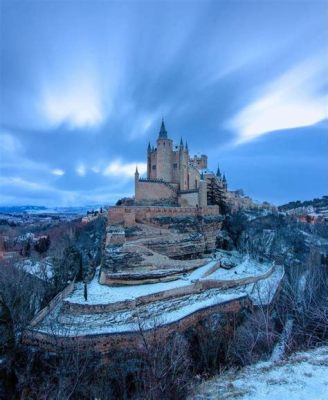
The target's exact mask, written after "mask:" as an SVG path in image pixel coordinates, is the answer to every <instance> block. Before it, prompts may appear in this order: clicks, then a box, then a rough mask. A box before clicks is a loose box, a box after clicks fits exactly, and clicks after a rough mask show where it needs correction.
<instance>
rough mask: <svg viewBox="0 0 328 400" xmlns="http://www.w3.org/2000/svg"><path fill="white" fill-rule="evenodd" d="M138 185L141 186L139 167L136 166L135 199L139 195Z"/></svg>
mask: <svg viewBox="0 0 328 400" xmlns="http://www.w3.org/2000/svg"><path fill="white" fill-rule="evenodd" d="M138 184H139V171H138V167H137V166H136V172H135V173H134V193H135V197H137V193H138Z"/></svg>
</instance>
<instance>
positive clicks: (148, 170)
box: [147, 142, 151, 179]
mask: <svg viewBox="0 0 328 400" xmlns="http://www.w3.org/2000/svg"><path fill="white" fill-rule="evenodd" d="M150 174H151V147H150V142H148V148H147V179H150Z"/></svg>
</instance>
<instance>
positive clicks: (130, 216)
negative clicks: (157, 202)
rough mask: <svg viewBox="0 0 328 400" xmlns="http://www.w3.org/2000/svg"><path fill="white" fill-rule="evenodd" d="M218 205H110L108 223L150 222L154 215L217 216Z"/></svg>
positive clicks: (131, 223) (218, 212)
mask: <svg viewBox="0 0 328 400" xmlns="http://www.w3.org/2000/svg"><path fill="white" fill-rule="evenodd" d="M219 214H220V208H219V206H208V207H143V206H140V207H138V206H132V207H121V206H118V207H110V208H109V210H108V222H109V224H121V225H126V226H131V225H134V224H135V223H136V222H140V223H142V222H147V223H150V222H151V220H152V219H153V218H154V217H159V216H163V217H176V216H203V217H205V216H212V215H213V216H217V215H219Z"/></svg>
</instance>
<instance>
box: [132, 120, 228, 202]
mask: <svg viewBox="0 0 328 400" xmlns="http://www.w3.org/2000/svg"><path fill="white" fill-rule="evenodd" d="M156 145H157V146H156V147H152V146H151V145H150V143H149V144H148V149H147V177H146V178H140V176H139V173H138V170H136V173H135V203H136V205H161V206H165V205H167V206H184V207H185V206H191V207H197V206H199V207H206V206H207V205H208V189H209V188H208V183H209V180H210V179H211V177H212V176H213V177H214V178H215V181H216V183H217V184H219V185H221V186H222V188H224V186H226V185H225V179H224V180H222V179H221V177H220V176H217V175H215V174H213V173H211V172H209V171H208V170H207V156H206V155H205V154H202V155H201V156H196V155H195V156H194V157H191V156H190V155H189V149H188V144H187V142H186V143H185V144H183V142H182V139H181V141H180V144H179V146H174V145H173V141H172V139H170V138H169V137H168V134H167V131H166V128H165V124H164V121H162V124H161V128H160V131H159V134H158V138H157V141H156Z"/></svg>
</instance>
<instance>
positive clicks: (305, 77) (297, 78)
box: [229, 60, 328, 144]
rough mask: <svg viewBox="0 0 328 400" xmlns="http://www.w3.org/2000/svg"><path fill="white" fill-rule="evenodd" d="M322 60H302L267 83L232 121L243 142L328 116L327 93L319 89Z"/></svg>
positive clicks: (233, 127)
mask: <svg viewBox="0 0 328 400" xmlns="http://www.w3.org/2000/svg"><path fill="white" fill-rule="evenodd" d="M320 61H322V60H315V61H308V62H306V63H302V64H301V65H298V66H296V67H294V68H292V69H290V70H289V71H287V72H286V73H285V74H284V75H282V76H280V77H279V78H278V79H275V80H274V81H273V82H271V83H270V84H269V85H267V86H266V87H265V88H264V89H263V90H262V91H261V93H260V94H259V95H258V97H257V98H256V99H255V100H254V101H253V102H252V103H251V104H249V105H248V106H246V107H245V108H244V109H242V110H241V111H240V112H239V113H238V114H237V115H236V116H235V117H234V118H233V119H232V121H231V122H230V124H229V125H230V128H232V129H234V130H235V131H236V132H237V139H236V142H235V144H242V143H245V142H249V141H251V140H253V139H256V138H257V137H259V136H262V135H265V134H267V133H269V132H273V131H277V130H282V129H290V128H297V127H303V126H309V125H313V124H315V123H317V122H319V121H322V120H324V119H326V118H328V114H327V104H328V103H327V102H328V96H327V95H324V94H322V93H321V92H320V86H319V85H320V84H321V85H322V76H321V75H322V73H323V66H324V64H323V63H322V62H320Z"/></svg>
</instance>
